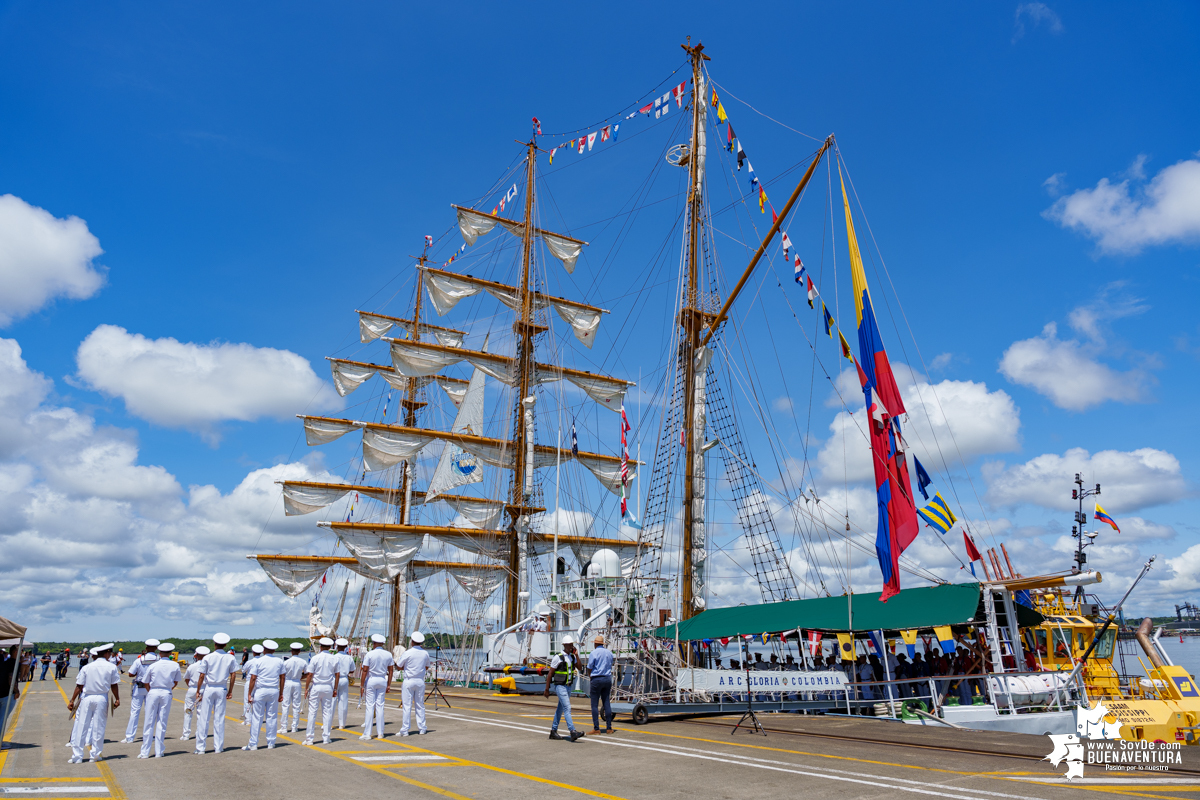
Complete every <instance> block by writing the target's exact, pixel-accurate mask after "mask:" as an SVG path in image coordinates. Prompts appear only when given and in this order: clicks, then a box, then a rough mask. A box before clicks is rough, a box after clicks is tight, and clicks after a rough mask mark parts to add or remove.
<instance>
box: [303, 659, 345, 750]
mask: <svg viewBox="0 0 1200 800" xmlns="http://www.w3.org/2000/svg"><path fill="white" fill-rule="evenodd" d="M319 644H320V645H321V652H319V653H317V654H316V655H315V656H313V657H312V660H311V661H309V662H308V666H307V667H305V668H304V673H305V676H306V677H305V681H306V684H305V692H306V693H307V694H308V728H307V730H306V734H305V737H304V743H305V744H306V745H311V744H312V743H313V728H314V726H315V724H316V719H317V707H318V706H320V708H321V744H329V726H330V723H332V722H333V698H334V695H335V694H336V693H337V687H338V683H339V682H340V680H339V679H340V678H341V677H342V676H341V673H339V672H338V660H337V656H336V655H335V654H334V653H331V652H330V651H329V648H331V647H333V639H330V638H329V637H328V636H323V637H321V640H320V642H319Z"/></svg>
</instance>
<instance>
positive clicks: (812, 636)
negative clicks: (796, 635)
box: [808, 631, 821, 658]
mask: <svg viewBox="0 0 1200 800" xmlns="http://www.w3.org/2000/svg"><path fill="white" fill-rule="evenodd" d="M820 651H821V633H820V631H809V632H808V654H809V655H810V656H812V657H813V658H816V657H817V653H819V652H820Z"/></svg>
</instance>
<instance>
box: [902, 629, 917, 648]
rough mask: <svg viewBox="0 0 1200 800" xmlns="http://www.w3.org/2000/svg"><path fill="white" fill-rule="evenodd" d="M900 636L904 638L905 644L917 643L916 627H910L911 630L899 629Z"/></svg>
mask: <svg viewBox="0 0 1200 800" xmlns="http://www.w3.org/2000/svg"><path fill="white" fill-rule="evenodd" d="M900 638H901V639H903V640H904V643H905V644H916V643H917V629H916V628H912V629H911V630H907V631H900Z"/></svg>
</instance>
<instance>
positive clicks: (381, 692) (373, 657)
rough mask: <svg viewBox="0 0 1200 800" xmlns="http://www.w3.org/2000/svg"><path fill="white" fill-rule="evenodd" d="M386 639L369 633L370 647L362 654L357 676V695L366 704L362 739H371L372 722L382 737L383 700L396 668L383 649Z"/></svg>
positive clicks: (389, 687)
mask: <svg viewBox="0 0 1200 800" xmlns="http://www.w3.org/2000/svg"><path fill="white" fill-rule="evenodd" d="M386 641H387V639H385V638H384V636H383V634H379V633H375V634H372V635H371V645H372V649H371V652H369V653H367V654H366V655H365V656H363V662H362V672H361V673H360V674H359V676H358V696H359V698H361V699H365V702H366V706H367V714H366V718H365V719H364V720H363V732H362V736H359V737H358V738H360V739H362V740H363V741H369V740H370V739H371V723H372V722H374V723H375V730H376V732H377V733H378V734H379V738H380V739H382V738H383V708H384V705H383V701H384V700H385V699H386V695H387V693H388V692H389V691H391V688H392V674H393V673H394V672H395V669H396V662H395V661H393V660H392V654H391V653H389V652H388V651H387V650H386V649H384V646H383V645H384V642H386ZM405 652H407V651H405Z"/></svg>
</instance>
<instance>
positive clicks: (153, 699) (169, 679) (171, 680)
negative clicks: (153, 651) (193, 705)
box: [138, 642, 183, 758]
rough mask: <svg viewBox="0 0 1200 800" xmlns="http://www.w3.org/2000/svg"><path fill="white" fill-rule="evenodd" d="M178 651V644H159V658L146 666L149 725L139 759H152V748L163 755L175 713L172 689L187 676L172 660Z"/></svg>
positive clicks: (146, 728)
mask: <svg viewBox="0 0 1200 800" xmlns="http://www.w3.org/2000/svg"><path fill="white" fill-rule="evenodd" d="M174 650H175V645H173V644H171V643H170V642H163V643H162V644H160V645H159V646H158V659H157V660H156V661H153V662H151V663H150V665H149V666H148V667H147V666H143V670H142V672H143V674H144V675H145V682H146V686H147V693H146V706H145V708H146V724H145V726H144V727H143V728H142V752H140V753H138V758H149V757H150V749H151V747H153V749H154V757H155V758H162V757H163V739H164V738H166V735H167V720H168V719H169V718H170V716H171V692H173V691H174V690H175V687H176V686H178V685H179V681H180V680H181V679H182V678H183V675H182V673H180V671H179V665H178V664H177V663H175V662H174V661H172V660H171V653H172V652H173V651H174ZM142 663H143V665H144V664H145V663H146V662H144V661H143V662H142Z"/></svg>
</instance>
